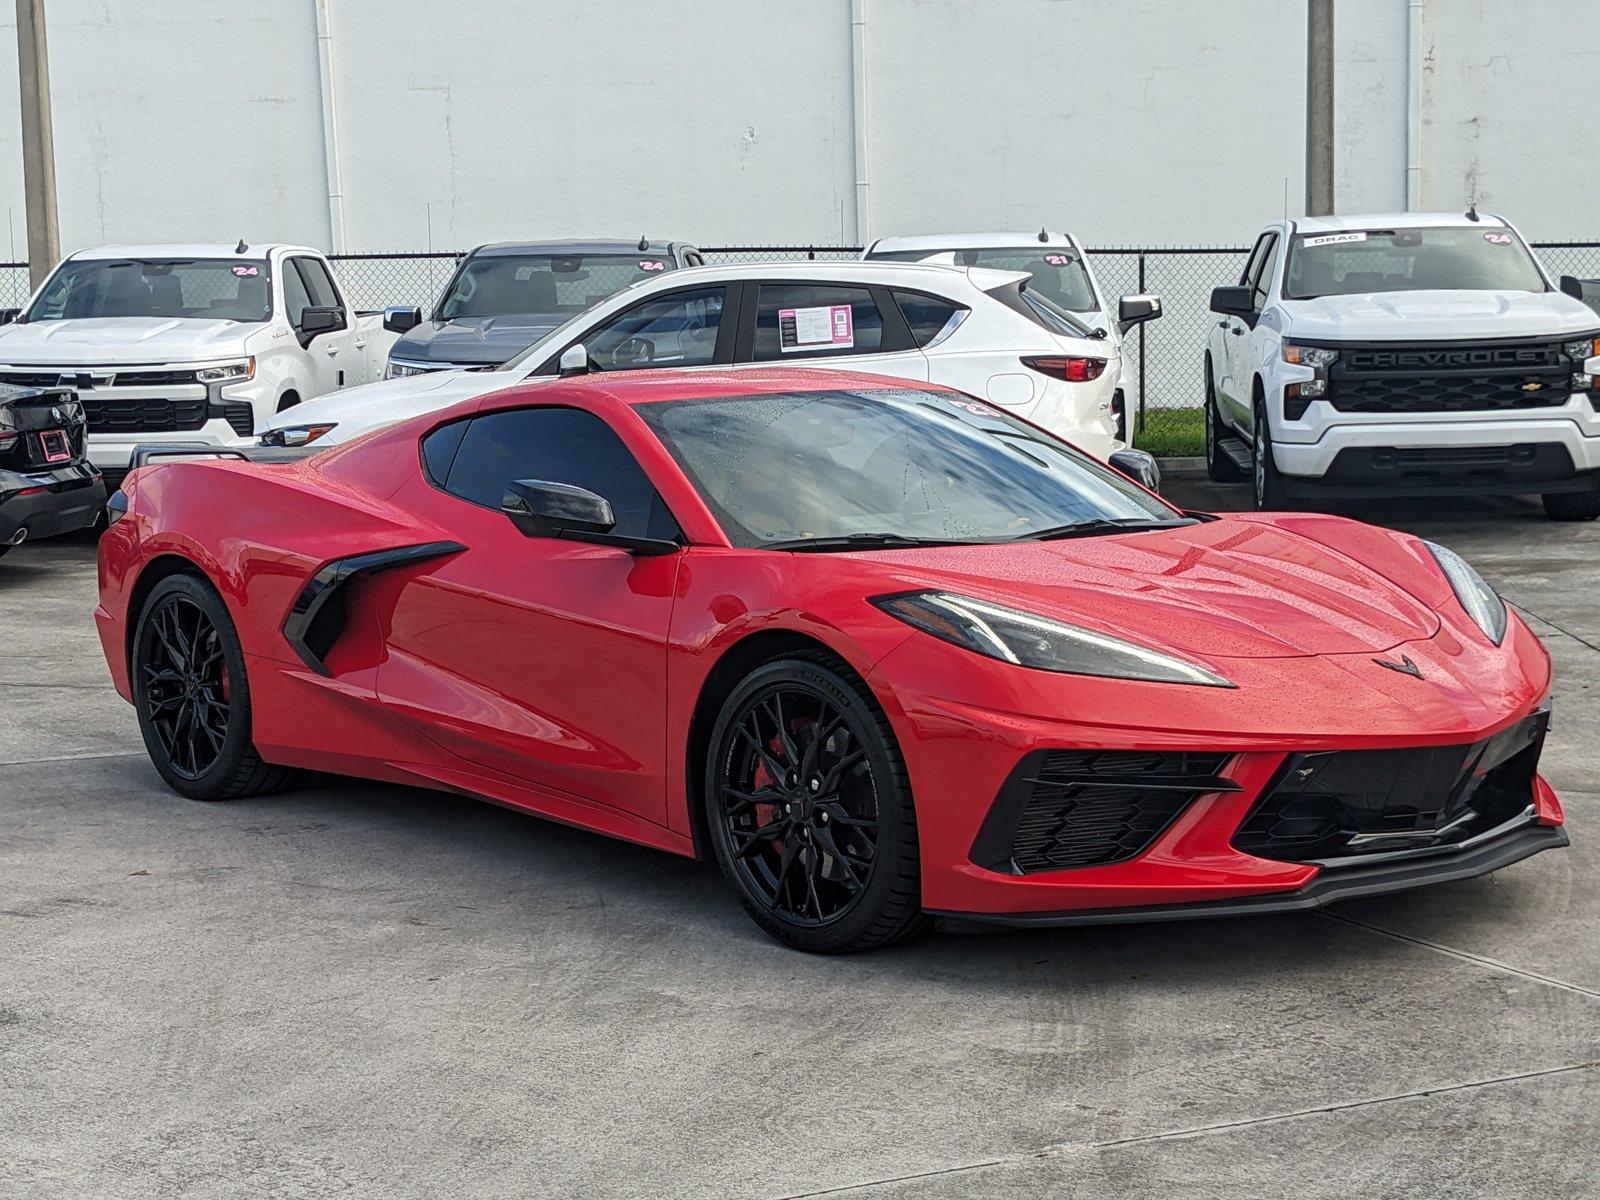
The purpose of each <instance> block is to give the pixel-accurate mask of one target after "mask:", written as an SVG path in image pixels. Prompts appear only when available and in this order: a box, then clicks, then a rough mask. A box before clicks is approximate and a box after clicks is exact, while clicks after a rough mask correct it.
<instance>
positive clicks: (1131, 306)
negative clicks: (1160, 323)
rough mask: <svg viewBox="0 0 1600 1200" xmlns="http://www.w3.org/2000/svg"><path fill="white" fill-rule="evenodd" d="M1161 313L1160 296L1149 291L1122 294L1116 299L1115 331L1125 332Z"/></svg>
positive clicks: (1152, 319)
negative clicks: (1128, 294) (1127, 294)
mask: <svg viewBox="0 0 1600 1200" xmlns="http://www.w3.org/2000/svg"><path fill="white" fill-rule="evenodd" d="M1160 315H1161V297H1160V296H1156V295H1152V294H1150V293H1141V294H1138V295H1133V296H1124V297H1123V298H1122V299H1121V300H1119V301H1117V332H1118V333H1127V332H1128V330H1130V329H1132V328H1133V327H1134V326H1135V325H1138V324H1140V323H1142V322H1144V321H1154V320H1155V319H1156V318H1157V317H1159V316H1160Z"/></svg>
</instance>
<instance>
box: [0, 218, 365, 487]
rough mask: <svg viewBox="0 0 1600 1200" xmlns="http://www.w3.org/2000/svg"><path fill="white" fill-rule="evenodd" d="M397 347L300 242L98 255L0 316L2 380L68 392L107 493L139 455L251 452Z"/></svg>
mask: <svg viewBox="0 0 1600 1200" xmlns="http://www.w3.org/2000/svg"><path fill="white" fill-rule="evenodd" d="M394 338H395V335H394V334H392V333H386V332H384V330H383V328H382V316H381V314H377V313H373V314H365V313H358V312H356V311H355V310H354V309H353V308H352V307H351V305H350V302H349V300H348V299H347V298H346V296H345V293H344V290H343V289H342V288H341V287H340V286H339V282H338V280H337V279H336V278H335V276H334V273H333V271H332V269H331V268H330V267H329V265H328V260H327V259H326V258H324V257H323V256H322V255H321V254H320V253H318V252H317V251H316V250H312V249H309V248H307V247H304V246H279V245H271V246H252V245H246V244H245V243H244V242H240V243H239V244H238V245H236V246H228V245H164V246H106V247H102V248H100V249H98V250H83V251H80V252H78V253H76V254H73V255H71V256H69V257H67V258H65V259H63V260H62V262H61V263H60V265H58V266H57V267H56V269H55V270H54V271H53V272H51V274H50V276H49V277H48V278H47V279H46V280H45V282H44V284H43V286H41V287H40V288H39V290H38V291H37V292H36V293H34V295H33V297H32V298H31V299H30V300H29V301H28V303H27V305H26V307H24V308H22V309H20V310H11V311H8V312H0V384H3V383H9V384H15V385H18V386H21V387H48V388H54V387H71V388H74V389H76V391H77V394H78V398H79V399H80V400H81V401H82V402H83V407H84V410H85V412H86V414H87V417H88V425H89V460H90V461H91V462H92V463H94V465H95V466H97V467H99V468H100V470H101V471H102V472H103V473H104V474H105V475H106V476H107V477H108V482H109V483H110V484H111V485H112V486H115V484H116V482H117V481H118V480H119V479H120V477H121V476H122V474H124V473H125V472H126V471H127V469H128V465H129V458H130V455H131V454H132V451H133V448H134V446H136V445H139V444H141V443H143V444H156V443H159V444H161V445H166V446H172V447H174V448H179V447H196V448H202V447H209V446H246V445H250V444H251V443H252V442H253V440H254V434H255V430H256V426H257V425H258V424H259V423H261V422H263V421H266V420H267V419H268V418H270V417H272V416H273V415H274V414H276V413H279V412H282V411H283V410H284V409H286V408H289V407H292V406H293V405H296V404H298V403H300V401H302V400H310V399H312V398H313V397H316V396H321V395H323V394H324V393H326V392H331V391H334V390H336V389H338V388H342V387H348V386H353V385H355V384H361V383H367V382H369V381H371V380H374V379H380V378H382V376H383V364H384V360H385V359H386V358H387V356H388V353H389V346H390V344H391V343H392V342H393V341H394Z"/></svg>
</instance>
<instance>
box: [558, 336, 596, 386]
mask: <svg viewBox="0 0 1600 1200" xmlns="http://www.w3.org/2000/svg"><path fill="white" fill-rule="evenodd" d="M588 373H589V351H588V350H586V349H584V345H583V343H582V342H577V343H574V344H573V345H571V346H568V347H567V348H566V349H565V350H563V351H562V352H561V357H560V359H558V360H557V361H556V374H557V375H560V376H561V377H562V378H563V379H565V378H566V377H567V376H568V375H587V374H588Z"/></svg>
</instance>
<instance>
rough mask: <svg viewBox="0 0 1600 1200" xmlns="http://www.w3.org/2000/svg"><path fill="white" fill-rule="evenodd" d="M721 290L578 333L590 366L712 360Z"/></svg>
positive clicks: (665, 302) (642, 307) (661, 301)
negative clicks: (580, 334)
mask: <svg viewBox="0 0 1600 1200" xmlns="http://www.w3.org/2000/svg"><path fill="white" fill-rule="evenodd" d="M727 294H728V292H727V289H726V288H724V287H712V288H695V289H693V290H691V291H684V292H672V293H670V294H668V295H665V296H658V297H657V298H656V299H654V300H646V301H645V302H644V303H642V304H636V305H634V306H633V307H632V308H630V309H628V310H627V311H626V312H624V313H622V314H621V315H619V316H617V317H615V318H613V319H612V320H611V321H609V322H607V323H606V324H604V325H602V326H600V327H599V328H598V329H595V330H592V331H591V332H589V333H588V334H586V335H584V337H583V345H584V349H586V350H587V351H588V352H589V363H590V365H591V366H592V367H593V368H594V369H595V370H598V371H632V370H638V369H639V368H641V367H703V366H707V365H708V364H710V363H712V362H714V361H715V360H716V356H717V333H718V331H719V330H721V328H722V315H723V312H724V311H725V310H726V307H727V306H726V304H725V303H724V301H725V300H726V298H727ZM498 503H499V502H498V501H496V504H498Z"/></svg>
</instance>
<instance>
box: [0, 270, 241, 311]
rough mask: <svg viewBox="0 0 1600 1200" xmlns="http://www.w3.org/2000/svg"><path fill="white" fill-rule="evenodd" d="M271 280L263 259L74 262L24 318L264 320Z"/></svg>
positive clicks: (41, 295) (50, 283) (55, 277)
mask: <svg viewBox="0 0 1600 1200" xmlns="http://www.w3.org/2000/svg"><path fill="white" fill-rule="evenodd" d="M270 279H271V276H270V275H269V274H268V267H267V263H266V262H264V261H263V260H260V259H240V258H160V259H145V258H85V259H73V260H71V261H69V262H65V263H63V264H62V265H61V269H60V270H59V271H57V272H56V273H55V274H54V275H52V276H51V277H50V282H49V283H47V284H45V287H44V291H42V292H40V293H39V298H38V299H37V300H35V301H34V302H33V305H32V306H31V307H30V308H29V309H28V312H27V316H26V318H25V319H26V320H28V321H58V320H63V319H66V320H72V319H82V318H87V317H193V318H199V319H201V320H210V321H265V320H266V319H267V318H268V317H269V316H270V315H271V312H272V307H271V295H272V289H271V286H270Z"/></svg>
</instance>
